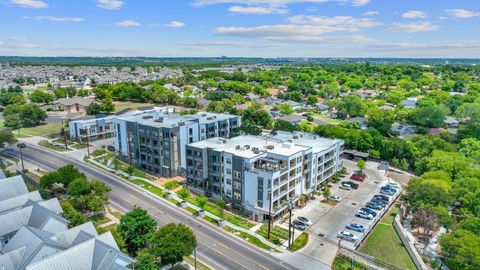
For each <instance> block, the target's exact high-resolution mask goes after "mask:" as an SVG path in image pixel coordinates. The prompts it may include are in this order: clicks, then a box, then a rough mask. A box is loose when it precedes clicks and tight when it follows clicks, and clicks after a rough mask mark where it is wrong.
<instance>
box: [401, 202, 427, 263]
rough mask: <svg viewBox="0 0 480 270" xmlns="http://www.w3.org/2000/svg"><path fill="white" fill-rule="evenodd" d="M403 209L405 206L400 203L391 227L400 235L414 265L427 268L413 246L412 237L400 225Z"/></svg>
mask: <svg viewBox="0 0 480 270" xmlns="http://www.w3.org/2000/svg"><path fill="white" fill-rule="evenodd" d="M404 211H405V208H404V206H403V205H402V207H401V208H400V211H399V212H398V214H397V215H396V216H395V219H394V221H393V227H394V228H395V231H397V234H398V236H399V237H400V240H402V243H403V245H404V246H405V248H406V249H407V252H408V254H409V255H410V257H411V258H412V260H413V263H414V264H415V266H416V267H417V268H418V269H422V270H426V269H429V268H428V267H427V265H426V264H425V263H424V262H423V260H422V257H421V256H420V254H419V253H418V251H417V249H416V248H415V246H414V244H415V243H414V240H413V237H409V235H408V232H407V231H406V230H405V228H403V226H402V222H401V217H402V216H403V213H404ZM410 239H412V240H410Z"/></svg>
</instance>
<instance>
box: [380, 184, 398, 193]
mask: <svg viewBox="0 0 480 270" xmlns="http://www.w3.org/2000/svg"><path fill="white" fill-rule="evenodd" d="M381 188H383V189H390V190H392V191H395V192H397V191H398V188H396V187H393V186H389V185H386V186H383V187H381Z"/></svg>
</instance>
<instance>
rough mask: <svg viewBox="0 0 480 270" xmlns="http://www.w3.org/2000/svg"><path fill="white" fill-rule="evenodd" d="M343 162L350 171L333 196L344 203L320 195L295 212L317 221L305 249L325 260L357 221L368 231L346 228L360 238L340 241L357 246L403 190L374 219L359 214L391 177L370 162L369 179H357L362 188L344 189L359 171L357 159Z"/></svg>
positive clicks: (330, 257) (328, 259) (334, 188)
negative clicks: (341, 237) (345, 183)
mask: <svg viewBox="0 0 480 270" xmlns="http://www.w3.org/2000/svg"><path fill="white" fill-rule="evenodd" d="M343 165H344V167H346V168H347V172H348V174H347V175H346V176H345V177H344V178H342V179H341V180H340V181H339V182H338V183H336V184H333V185H332V187H331V193H332V195H336V196H339V197H340V202H338V203H337V204H336V205H331V204H328V203H325V202H321V200H320V198H317V199H315V200H314V201H310V202H309V203H308V204H307V205H306V206H305V207H303V208H301V209H295V210H294V211H293V215H294V218H295V217H298V216H303V217H307V218H308V219H309V220H310V221H311V222H312V223H313V224H312V225H311V226H310V227H309V228H308V229H307V232H308V233H309V234H310V240H309V243H308V244H307V246H306V247H305V248H304V249H303V250H302V251H301V252H302V253H304V254H305V255H308V256H311V257H314V258H316V259H319V260H321V261H323V262H325V263H329V262H331V261H330V260H333V258H334V255H335V253H336V250H337V249H336V247H337V245H338V244H339V239H338V238H337V235H338V233H339V232H341V231H344V230H345V226H346V225H348V224H351V223H357V224H361V225H363V226H364V227H365V232H363V233H360V232H356V231H351V230H346V231H347V232H350V233H352V234H353V235H355V237H356V238H357V239H356V241H347V240H342V241H340V244H341V245H342V246H343V247H346V248H349V249H355V248H356V247H357V245H358V244H359V243H360V242H361V240H362V239H363V238H364V237H365V236H366V235H367V234H368V232H369V231H370V230H371V229H372V228H373V226H374V225H375V223H376V222H377V221H378V220H379V219H380V218H381V216H382V215H383V213H384V212H385V211H387V210H388V207H389V206H390V205H391V203H392V202H393V201H394V200H395V198H396V197H397V196H398V194H399V193H400V192H401V190H398V192H397V194H395V195H394V196H391V199H390V202H389V205H388V206H387V207H385V208H384V209H383V210H378V211H377V210H375V211H376V212H377V213H378V214H377V216H376V217H375V218H373V219H372V220H367V219H363V218H359V217H356V216H355V214H356V213H357V211H358V210H359V209H360V208H362V207H365V204H366V203H367V202H369V201H370V200H371V199H372V197H373V196H374V195H375V194H380V193H379V191H380V187H382V186H384V185H386V184H387V183H389V180H388V178H387V177H386V176H385V171H380V170H378V169H377V166H378V163H376V162H370V161H369V162H367V164H366V168H365V170H364V172H365V173H366V175H367V178H366V180H365V181H364V182H356V183H358V184H359V187H358V189H356V190H355V189H352V190H344V189H340V185H341V182H342V181H345V180H349V178H350V176H351V175H352V173H353V172H355V171H356V170H358V169H357V167H356V162H354V161H350V160H344V161H343ZM292 220H293V219H292ZM281 226H284V227H285V226H288V224H281Z"/></svg>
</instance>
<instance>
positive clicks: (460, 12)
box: [445, 8, 480, 19]
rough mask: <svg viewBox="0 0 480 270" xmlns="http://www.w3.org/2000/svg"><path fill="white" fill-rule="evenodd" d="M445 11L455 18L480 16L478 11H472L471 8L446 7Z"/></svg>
mask: <svg viewBox="0 0 480 270" xmlns="http://www.w3.org/2000/svg"><path fill="white" fill-rule="evenodd" d="M445 12H446V13H447V14H448V15H449V16H451V17H454V18H457V19H468V18H473V17H478V16H480V13H479V12H474V11H471V10H466V9H459V8H456V9H447V10H445Z"/></svg>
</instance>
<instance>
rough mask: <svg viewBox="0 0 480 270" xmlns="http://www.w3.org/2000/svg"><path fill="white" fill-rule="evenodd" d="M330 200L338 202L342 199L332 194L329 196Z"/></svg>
mask: <svg viewBox="0 0 480 270" xmlns="http://www.w3.org/2000/svg"><path fill="white" fill-rule="evenodd" d="M330 200H332V201H334V202H340V201H341V200H342V199H340V197H338V196H337V195H332V196H330Z"/></svg>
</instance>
